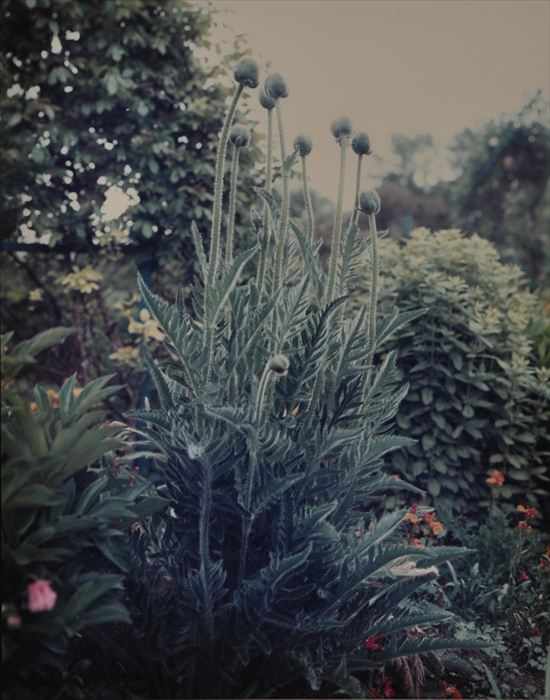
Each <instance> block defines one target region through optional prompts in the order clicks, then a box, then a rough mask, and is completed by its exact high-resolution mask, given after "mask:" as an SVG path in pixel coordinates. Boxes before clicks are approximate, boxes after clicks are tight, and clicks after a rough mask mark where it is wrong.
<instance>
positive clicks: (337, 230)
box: [325, 117, 351, 305]
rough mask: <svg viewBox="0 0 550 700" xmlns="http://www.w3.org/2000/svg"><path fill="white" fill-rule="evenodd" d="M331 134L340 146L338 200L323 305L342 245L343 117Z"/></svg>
mask: <svg viewBox="0 0 550 700" xmlns="http://www.w3.org/2000/svg"><path fill="white" fill-rule="evenodd" d="M332 133H333V135H334V138H335V139H336V140H337V142H338V145H339V146H340V171H339V175H338V198H337V200H336V213H335V216H334V227H333V230H332V241H331V250H330V262H329V273H328V285H327V290H326V296H325V304H327V305H328V304H330V302H331V301H333V300H334V296H335V291H336V283H337V280H336V277H337V273H338V260H339V258H340V252H341V251H340V249H341V245H342V222H343V216H344V183H345V177H346V154H347V150H348V146H349V142H350V138H351V122H350V120H349V119H347V118H345V117H343V118H342V119H338V120H336V121H335V122H334V123H333V124H332Z"/></svg>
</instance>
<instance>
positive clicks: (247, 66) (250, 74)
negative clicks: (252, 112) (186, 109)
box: [204, 59, 258, 383]
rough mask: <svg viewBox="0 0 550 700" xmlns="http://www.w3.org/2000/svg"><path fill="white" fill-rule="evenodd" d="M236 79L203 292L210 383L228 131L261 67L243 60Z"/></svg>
mask: <svg viewBox="0 0 550 700" xmlns="http://www.w3.org/2000/svg"><path fill="white" fill-rule="evenodd" d="M233 75H234V78H235V81H236V82H237V88H236V90H235V93H234V95H233V99H232V100H231V105H230V107H229V110H228V111H227V114H226V115H225V120H224V123H223V127H222V131H221V134H220V140H219V146H218V152H217V155H216V170H215V176H214V204H213V208H212V228H211V231H210V252H209V256H208V271H207V278H206V280H205V288H204V314H205V320H206V328H205V336H204V342H205V346H206V348H207V360H206V382H207V383H208V382H209V381H210V378H211V375H212V363H213V359H214V344H215V338H214V336H215V329H214V327H213V322H214V319H213V318H212V314H211V312H210V294H211V290H212V288H213V286H214V285H215V283H216V278H217V276H218V267H219V262H220V258H221V240H220V237H221V221H222V200H223V176H224V169H225V156H226V153H227V143H228V140H229V130H230V128H231V124H232V123H233V119H234V116H235V112H236V110H237V103H238V102H239V98H240V96H241V94H242V92H243V90H244V88H245V87H252V88H255V87H256V86H257V85H258V65H257V63H256V62H255V61H253V60H252V59H243V60H242V61H241V62H240V63H239V64H238V65H237V66H236V68H235V71H234V74H233Z"/></svg>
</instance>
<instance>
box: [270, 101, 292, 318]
mask: <svg viewBox="0 0 550 700" xmlns="http://www.w3.org/2000/svg"><path fill="white" fill-rule="evenodd" d="M276 110H277V126H278V130H279V141H280V147H281V176H282V181H283V201H282V204H281V224H280V230H279V240H278V241H277V243H278V245H277V255H276V258H275V284H274V285H273V289H274V290H275V289H278V287H279V285H280V284H282V278H283V262H284V258H285V249H286V239H287V234H288V219H289V212H290V197H289V192H288V172H287V171H286V167H285V161H286V146H285V134H284V130H283V115H282V111H281V104H280V101H277V106H276ZM274 318H275V317H274Z"/></svg>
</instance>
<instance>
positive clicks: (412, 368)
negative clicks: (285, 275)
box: [358, 229, 550, 517]
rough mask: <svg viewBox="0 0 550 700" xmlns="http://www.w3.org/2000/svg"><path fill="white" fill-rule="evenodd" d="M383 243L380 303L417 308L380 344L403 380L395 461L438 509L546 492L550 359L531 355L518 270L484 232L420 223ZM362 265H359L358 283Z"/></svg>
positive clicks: (480, 506)
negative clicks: (402, 444)
mask: <svg viewBox="0 0 550 700" xmlns="http://www.w3.org/2000/svg"><path fill="white" fill-rule="evenodd" d="M380 250H381V254H380V261H381V262H380V264H381V296H382V307H383V309H385V311H384V313H393V311H394V308H395V307H397V308H398V309H400V310H411V309H424V310H425V313H424V314H423V315H422V317H421V318H420V319H419V320H418V321H417V322H416V323H415V326H414V328H408V329H404V330H402V331H400V332H399V334H397V335H396V336H395V337H394V339H393V340H391V341H390V342H389V344H388V348H389V349H393V350H396V351H397V352H398V356H399V366H400V368H401V370H402V372H403V375H404V377H406V378H407V380H408V381H409V382H410V385H411V388H410V391H409V393H408V394H407V396H406V397H405V399H404V400H403V402H402V404H401V406H400V409H399V413H398V416H397V424H398V425H399V427H400V428H401V429H402V430H404V431H406V432H407V433H408V434H409V435H411V436H412V437H414V438H416V439H417V440H418V442H417V443H416V444H415V445H413V446H410V447H408V448H406V450H404V451H400V452H396V453H394V454H393V455H392V457H391V464H392V466H393V467H394V468H395V469H396V470H397V471H398V472H399V473H400V474H402V475H404V476H406V478H408V479H412V480H413V481H414V483H416V484H417V485H418V486H422V487H423V488H426V489H427V491H428V493H429V494H430V495H431V496H432V497H433V498H434V499H435V502H436V503H437V505H438V508H442V509H443V510H444V511H447V512H450V511H453V510H458V511H469V512H470V513H471V514H472V515H476V517H477V516H478V515H479V514H480V513H481V511H483V510H484V509H485V510H486V508H487V506H488V505H489V503H490V502H491V501H492V500H493V499H495V498H497V499H498V500H499V502H501V503H505V502H512V501H516V502H517V498H518V496H521V497H522V498H526V499H527V500H528V501H529V502H530V503H532V504H536V503H537V502H539V501H543V500H544V499H545V498H546V496H547V490H548V479H549V476H550V475H549V473H548V454H549V452H550V444H549V440H548V425H549V422H550V396H549V392H548V370H547V369H544V368H542V367H539V366H538V365H537V362H536V360H535V358H534V357H533V353H532V351H533V347H532V346H533V344H532V342H531V339H530V335H529V333H528V328H529V325H530V323H531V321H533V320H534V319H535V318H536V317H537V313H538V312H539V311H538V302H537V299H536V297H535V296H534V295H533V294H531V293H530V292H528V291H527V290H526V289H525V280H524V277H523V275H522V274H521V272H520V271H519V269H518V268H516V267H512V266H510V265H505V264H503V263H501V262H500V260H499V256H498V254H497V252H496V250H495V248H494V247H493V246H492V245H491V244H490V243H488V242H487V241H484V240H482V239H481V238H479V237H478V236H472V237H466V236H465V235H463V234H461V233H460V232H459V231H456V230H449V231H440V232H437V233H430V232H429V231H428V230H426V229H418V230H416V231H414V232H413V233H412V235H411V237H410V239H409V240H408V241H406V242H404V243H403V244H399V243H397V242H393V241H389V240H384V241H382V242H381V246H380ZM369 274H370V273H369V270H368V265H366V266H365V272H364V282H363V288H365V287H366V288H367V289H368V279H369ZM358 299H361V294H360V293H358ZM387 505H388V506H389V507H391V503H389V504H387ZM510 507H511V506H510Z"/></svg>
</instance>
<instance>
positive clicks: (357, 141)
mask: <svg viewBox="0 0 550 700" xmlns="http://www.w3.org/2000/svg"><path fill="white" fill-rule="evenodd" d="M351 147H352V149H353V152H354V153H356V154H357V174H356V176H355V199H354V213H353V223H354V224H356V225H357V224H358V223H359V215H360V214H361V210H360V209H359V196H360V192H361V176H362V172H361V169H362V165H363V158H364V156H368V155H370V154H371V152H372V151H371V148H370V139H369V137H368V134H366V133H365V132H364V131H361V132H359V133H358V134H355V136H354V137H353V139H352V141H351Z"/></svg>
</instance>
